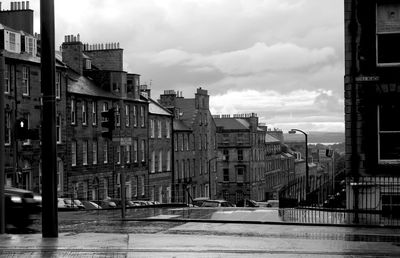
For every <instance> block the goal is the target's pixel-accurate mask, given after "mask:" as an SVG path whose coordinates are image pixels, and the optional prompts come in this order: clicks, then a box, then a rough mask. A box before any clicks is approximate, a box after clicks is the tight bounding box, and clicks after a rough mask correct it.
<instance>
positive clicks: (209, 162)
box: [208, 156, 218, 199]
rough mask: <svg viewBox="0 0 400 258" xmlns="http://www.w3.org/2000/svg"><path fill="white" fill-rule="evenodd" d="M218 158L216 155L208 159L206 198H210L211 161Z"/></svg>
mask: <svg viewBox="0 0 400 258" xmlns="http://www.w3.org/2000/svg"><path fill="white" fill-rule="evenodd" d="M215 159H218V156H217V157H214V158H211V159H209V160H208V198H210V199H211V161H213V160H215Z"/></svg>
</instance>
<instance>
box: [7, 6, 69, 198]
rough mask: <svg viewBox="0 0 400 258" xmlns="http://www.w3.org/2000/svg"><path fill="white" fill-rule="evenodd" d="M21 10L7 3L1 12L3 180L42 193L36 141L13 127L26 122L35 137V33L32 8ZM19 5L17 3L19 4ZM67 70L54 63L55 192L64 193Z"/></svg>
mask: <svg viewBox="0 0 400 258" xmlns="http://www.w3.org/2000/svg"><path fill="white" fill-rule="evenodd" d="M22 3H23V4H22V8H16V6H15V5H14V3H11V5H12V6H11V10H0V23H1V24H0V32H1V33H0V34H1V36H0V42H1V44H0V48H1V54H0V75H1V76H0V83H1V84H3V85H2V88H3V89H4V93H5V99H4V101H5V106H4V109H5V110H4V113H5V121H4V124H3V122H2V126H5V153H2V154H1V155H3V157H4V159H5V182H6V185H10V186H11V185H12V186H17V187H20V188H24V189H31V190H34V191H36V192H40V190H41V152H40V141H39V140H30V139H27V140H19V139H17V138H16V134H15V131H14V125H15V123H16V122H17V120H18V119H21V118H25V119H27V122H28V128H29V129H37V130H38V131H39V136H40V120H41V116H42V94H41V84H40V58H39V57H38V56H39V53H38V51H37V45H38V42H39V41H40V37H39V36H38V35H33V10H30V9H29V2H27V5H25V2H22ZM19 4H20V5H21V2H19ZM66 85H67V77H66V66H65V65H64V64H63V63H61V62H60V61H59V59H58V58H57V60H56V106H57V110H58V112H59V113H58V115H57V174H58V186H57V189H58V190H59V191H62V190H63V176H64V171H65V159H66V157H65V146H66V142H67V141H66V137H65V129H64V128H65V120H66V117H65V98H66V94H65V93H66Z"/></svg>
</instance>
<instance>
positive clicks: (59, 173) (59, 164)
mask: <svg viewBox="0 0 400 258" xmlns="http://www.w3.org/2000/svg"><path fill="white" fill-rule="evenodd" d="M63 170H64V165H63V162H62V160H61V159H60V158H57V191H59V192H60V191H62V189H63V176H64V175H63Z"/></svg>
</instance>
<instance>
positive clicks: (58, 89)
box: [56, 72, 61, 99]
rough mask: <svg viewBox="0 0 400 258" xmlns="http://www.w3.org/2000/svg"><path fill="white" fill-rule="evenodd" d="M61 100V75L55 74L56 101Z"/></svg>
mask: <svg viewBox="0 0 400 258" xmlns="http://www.w3.org/2000/svg"><path fill="white" fill-rule="evenodd" d="M60 98H61V73H60V72H57V73H56V99H60Z"/></svg>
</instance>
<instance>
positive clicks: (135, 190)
mask: <svg viewBox="0 0 400 258" xmlns="http://www.w3.org/2000/svg"><path fill="white" fill-rule="evenodd" d="M134 180H135V181H134V182H133V185H134V186H135V187H134V188H133V196H134V197H137V194H138V188H139V180H138V177H137V176H135V178H134Z"/></svg>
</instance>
